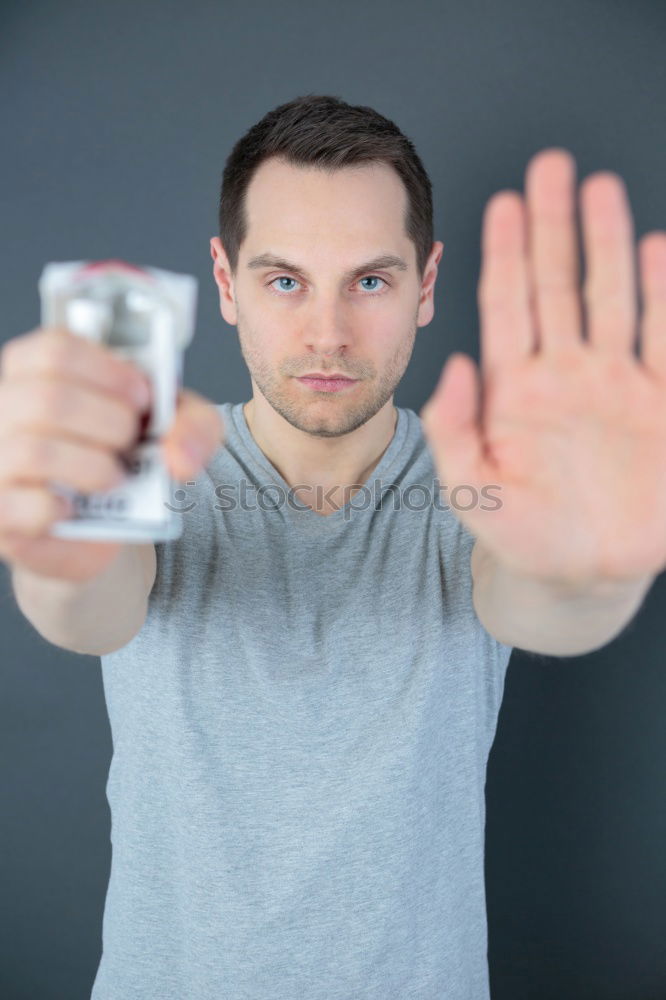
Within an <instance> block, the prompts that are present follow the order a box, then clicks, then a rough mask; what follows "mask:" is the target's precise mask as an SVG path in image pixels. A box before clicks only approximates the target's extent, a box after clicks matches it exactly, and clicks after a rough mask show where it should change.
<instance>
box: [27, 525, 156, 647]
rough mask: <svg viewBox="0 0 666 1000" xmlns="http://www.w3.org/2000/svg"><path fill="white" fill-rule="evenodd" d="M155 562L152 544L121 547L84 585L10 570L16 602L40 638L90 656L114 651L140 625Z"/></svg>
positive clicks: (152, 580)
mask: <svg viewBox="0 0 666 1000" xmlns="http://www.w3.org/2000/svg"><path fill="white" fill-rule="evenodd" d="M156 571H157V562H156V557H155V546H154V545H153V543H152V542H151V543H148V544H142V545H136V544H126V545H123V546H122V547H121V548H120V550H119V552H118V555H117V557H116V558H115V559H114V561H113V562H112V563H111V564H110V565H109V566H108V567H107V569H106V570H105V571H104V572H103V573H101V574H99V575H98V576H96V577H94V578H92V579H91V580H87V581H85V582H84V583H74V582H71V581H69V580H61V579H57V578H55V577H47V576H38V575H36V574H33V573H30V572H29V571H28V570H25V569H23V568H20V567H19V568H17V567H14V568H12V572H11V580H12V586H13V588H14V596H15V598H16V602H17V604H18V606H19V608H20V609H21V611H22V612H23V614H24V615H25V616H26V618H27V619H28V621H29V622H30V623H31V624H32V625H33V626H34V628H35V629H36V630H37V631H38V632H39V634H40V635H41V636H43V637H44V638H45V639H47V640H48V641H49V642H52V643H53V644H54V645H56V646H62V648H63V649H69V650H71V651H72V652H74V653H85V654H88V655H90V656H101V655H103V654H106V653H112V652H114V651H115V650H116V649H120V648H121V647H122V646H125V645H126V644H127V643H128V642H129V641H130V639H133V638H134V636H135V635H136V634H137V632H139V630H140V629H141V627H142V625H143V623H144V621H145V619H146V614H147V611H148V596H149V594H150V591H151V590H152V587H153V583H154V582H155V575H156Z"/></svg>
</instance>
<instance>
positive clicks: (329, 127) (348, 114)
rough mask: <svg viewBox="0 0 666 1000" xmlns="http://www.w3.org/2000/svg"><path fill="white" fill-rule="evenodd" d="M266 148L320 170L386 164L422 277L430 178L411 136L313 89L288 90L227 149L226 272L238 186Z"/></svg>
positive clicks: (241, 235) (234, 242)
mask: <svg viewBox="0 0 666 1000" xmlns="http://www.w3.org/2000/svg"><path fill="white" fill-rule="evenodd" d="M271 156H277V157H280V158H281V159H283V160H285V161H286V162H287V163H291V164H293V165H295V166H308V165H313V166H317V167H321V168H322V169H328V170H335V169H337V168H339V167H345V166H350V165H351V164H356V163H364V162H372V161H374V162H384V163H388V164H389V165H390V166H392V167H394V168H395V170H396V171H397V172H398V174H399V175H400V177H401V179H402V181H403V183H404V185H405V188H406V190H407V199H408V208H407V217H406V219H405V232H406V233H407V236H408V237H409V238H410V240H411V241H412V242H413V244H414V246H415V248H416V261H417V267H418V271H419V275H420V277H421V279H422V278H423V275H424V272H425V266H426V263H427V260H428V256H429V254H430V251H431V250H432V242H433V221H432V185H431V183H430V178H429V177H428V174H427V173H426V170H425V168H424V166H423V164H422V162H421V160H420V158H419V156H418V154H417V152H416V150H415V148H414V146H413V144H412V143H411V142H410V140H409V139H407V138H406V136H404V135H403V134H402V132H401V131H400V129H399V128H398V126H397V125H395V124H394V122H392V121H390V120H389V119H388V118H385V117H384V116H383V115H380V114H379V112H377V111H375V110H373V108H368V107H365V106H364V105H352V104H347V103H346V102H345V101H343V100H341V99H340V98H338V97H331V96H328V95H317V94H306V95H304V96H303V97H296V98H294V100H292V101H289V102H287V103H286V104H281V105H279V107H276V108H274V109H273V110H272V111H269V112H268V113H267V114H266V115H264V117H263V118H262V119H261V121H258V122H257V123H256V125H253V126H252V127H251V128H250V129H248V131H247V132H246V133H245V134H244V135H243V136H241V138H240V139H239V140H238V141H237V142H236V144H235V146H234V147H233V149H232V150H231V153H230V154H229V157H228V159H227V162H226V165H225V168H224V173H223V175H222V188H221V193H220V207H219V229H220V242H221V243H222V246H223V247H224V250H225V253H226V255H227V258H228V260H229V266H230V268H231V271H232V273H233V274H235V273H236V269H237V267H238V254H239V250H240V245H241V243H242V242H243V240H244V239H245V237H246V235H247V219H246V217H245V211H244V198H245V192H246V191H247V188H248V185H249V183H250V181H251V179H252V176H253V174H254V172H255V170H256V169H257V167H258V166H259V164H260V163H262V162H263V161H264V160H266V159H268V158H269V157H271Z"/></svg>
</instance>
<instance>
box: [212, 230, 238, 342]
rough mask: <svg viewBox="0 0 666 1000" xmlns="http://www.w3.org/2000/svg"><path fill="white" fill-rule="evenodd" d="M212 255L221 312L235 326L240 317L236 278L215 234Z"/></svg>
mask: <svg viewBox="0 0 666 1000" xmlns="http://www.w3.org/2000/svg"><path fill="white" fill-rule="evenodd" d="M210 255H211V257H212V258H213V277H214V278H215V283H216V285H217V287H218V289H219V291H220V312H221V313H222V316H223V317H224V319H225V320H226V321H227V323H230V324H231V325H232V326H235V325H236V323H237V322H238V318H237V315H236V299H235V296H234V279H233V276H232V274H231V268H230V267H229V260H228V258H227V255H226V253H225V252H224V247H223V246H222V244H221V242H220V238H219V236H214V237H213V238H212V239H211V241H210Z"/></svg>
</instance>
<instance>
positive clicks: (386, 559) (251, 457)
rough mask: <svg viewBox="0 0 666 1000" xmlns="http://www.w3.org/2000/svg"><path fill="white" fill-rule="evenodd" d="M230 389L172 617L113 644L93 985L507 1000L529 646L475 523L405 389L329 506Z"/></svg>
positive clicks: (283, 998) (195, 486)
mask: <svg viewBox="0 0 666 1000" xmlns="http://www.w3.org/2000/svg"><path fill="white" fill-rule="evenodd" d="M218 408H219V410H220V412H221V414H222V416H223V418H224V422H225V425H226V435H227V436H226V439H225V442H224V444H223V445H221V446H220V448H219V449H218V451H217V452H216V453H215V455H214V456H213V458H212V459H211V461H210V462H209V463H208V465H207V467H206V469H205V470H204V471H203V472H202V473H201V475H200V476H199V478H198V479H197V480H195V481H194V482H193V483H192V484H191V485H188V486H186V487H183V491H184V493H185V495H183V492H181V493H178V492H177V491H176V492H175V493H174V498H173V503H172V506H173V507H177V508H178V509H179V510H181V511H182V514H181V515H179V516H182V518H183V534H182V536H181V537H180V538H179V539H177V540H176V541H172V542H162V543H159V544H157V546H156V551H157V576H156V579H155V584H154V587H153V589H152V592H151V595H150V601H149V610H148V616H147V619H146V622H145V624H144V625H143V627H142V629H141V631H140V632H139V633H138V635H136V636H135V637H134V639H132V641H131V642H129V643H128V644H127V645H126V646H124V647H123V648H122V649H120V650H118V651H116V652H115V653H112V654H110V655H106V656H103V657H102V675H103V681H104V690H105V696H106V701H107V708H108V713H109V719H110V723H111V730H112V736H113V747H114V753H113V759H112V762H111V767H110V771H109V778H108V783H107V797H108V801H109V805H110V808H111V817H112V828H111V844H112V864H111V875H110V879H109V886H108V892H107V897H106V906H105V911H104V923H103V955H102V959H101V962H100V966H99V969H98V971H97V977H96V980H95V984H94V987H93V992H92V1000H294V998H295V997H307V998H308V1000H411V998H414V1000H442V998H444V997H446V1000H488V997H489V985H488V962H487V922H486V900H485V885H484V828H485V798H484V789H485V778H486V764H487V759H488V754H489V751H490V748H491V746H492V742H493V739H494V736H495V730H496V723H497V716H498V712H499V708H500V704H501V699H502V694H503V689H504V678H505V672H506V667H507V664H508V660H509V656H510V653H511V647H509V646H506V645H504V644H503V643H499V642H497V641H496V640H495V639H494V638H493V637H492V636H490V635H489V634H488V632H487V631H486V630H485V629H484V628H483V627H482V626H481V624H480V622H479V620H478V618H477V617H476V614H475V612H474V608H473V605H472V580H471V573H470V554H471V549H472V544H473V541H474V539H473V537H472V535H471V534H470V533H469V532H468V531H467V529H466V528H465V527H464V526H463V525H462V524H461V522H460V521H459V520H458V518H457V517H456V515H455V513H454V512H453V510H452V509H448V510H447V509H445V505H446V503H447V502H448V500H449V499H450V498H449V497H448V494H446V493H444V491H442V493H441V494H440V493H439V491H438V486H439V485H440V484H439V482H438V481H436V471H435V469H434V466H433V461H432V454H431V451H430V449H429V447H428V445H427V442H426V440H425V438H424V436H423V433H422V429H421V421H420V419H419V417H418V415H417V414H416V413H415V412H414V411H413V410H410V409H404V408H398V411H397V412H398V419H397V424H396V428H395V432H394V435H393V438H392V439H391V441H390V443H389V445H388V447H387V449H386V450H385V452H384V453H383V455H382V457H381V459H380V461H379V463H378V465H377V466H376V467H375V469H374V471H373V472H372V474H371V475H370V477H369V479H368V483H367V489H366V490H364V491H361V492H360V493H358V494H357V495H355V496H354V497H353V498H352V499H351V501H350V502H349V503H347V504H346V505H345V506H343V507H341V508H340V509H339V510H338V511H337V512H336V513H334V514H331V515H329V516H326V517H324V516H321V515H320V514H317V513H315V511H313V510H306V509H303V508H304V505H305V503H306V502H307V499H308V495H307V494H305V493H303V492H301V493H299V494H298V495H297V496H295V495H294V494H293V493H292V494H289V486H288V484H287V483H286V482H285V481H284V479H283V478H282V477H281V476H280V474H279V473H278V471H277V470H276V468H275V467H274V466H273V465H272V464H271V462H269V461H268V459H267V458H266V456H265V455H264V454H263V453H262V451H261V450H260V448H259V447H258V445H257V443H256V442H255V440H254V438H253V437H252V435H251V433H250V431H249V428H248V426H247V423H246V421H245V417H244V414H243V411H242V404H241V403H236V404H234V403H222V404H219V406H218ZM261 487H263V489H260V488H261ZM460 503H461V504H462V503H469V494H467V495H466V496H465V498H462V497H461V499H460ZM490 516H492V515H490Z"/></svg>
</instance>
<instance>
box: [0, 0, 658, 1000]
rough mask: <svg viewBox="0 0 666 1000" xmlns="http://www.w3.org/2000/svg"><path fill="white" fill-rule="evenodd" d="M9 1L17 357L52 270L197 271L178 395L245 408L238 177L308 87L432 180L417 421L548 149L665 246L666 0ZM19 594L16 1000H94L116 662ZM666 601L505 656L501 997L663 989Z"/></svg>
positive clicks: (12, 852)
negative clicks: (365, 124) (105, 662)
mask: <svg viewBox="0 0 666 1000" xmlns="http://www.w3.org/2000/svg"><path fill="white" fill-rule="evenodd" d="M0 10H1V12H0V56H1V58H0V84H1V85H0V101H1V106H2V137H3V140H4V142H3V154H2V158H1V160H0V171H1V173H0V176H1V180H2V182H1V184H0V198H1V199H2V230H1V231H2V240H3V254H2V267H1V269H0V278H1V282H2V325H1V327H0V334H1V339H3V340H5V339H8V338H9V337H12V336H15V335H17V334H19V333H21V332H25V331H27V330H29V329H31V328H33V327H34V326H36V325H38V323H39V299H38V294H37V279H38V277H39V274H40V272H41V270H42V267H43V266H44V264H45V263H46V262H47V261H52V260H54V261H55V260H74V259H97V258H107V257H121V258H125V259H127V260H129V261H132V262H135V263H139V264H148V265H152V266H156V267H163V268H167V269H171V270H175V271H183V272H188V273H191V274H194V275H196V276H197V277H198V279H199V282H200V295H199V305H198V318H197V328H196V333H195V338H194V341H193V343H192V346H191V348H190V349H189V351H188V354H187V356H186V364H185V383H186V384H187V385H188V386H190V387H192V388H194V389H196V390H197V391H199V392H201V393H203V394H204V395H206V396H208V397H209V398H210V399H212V400H214V401H215V402H222V401H226V400H230V401H234V402H238V401H241V400H246V399H249V398H250V394H251V389H250V380H249V376H248V373H247V370H246V368H245V365H244V363H243V360H242V357H241V354H240V351H239V348H238V342H237V335H236V330H235V328H234V327H231V326H229V325H227V324H226V323H225V322H224V321H223V320H222V317H221V316H220V313H219V306H218V295H217V289H216V286H215V284H214V281H213V278H212V261H211V258H210V253H209V240H210V238H211V236H214V235H216V234H217V229H216V226H217V201H218V194H219V185H220V178H221V172H222V168H223V165H224V161H225V158H226V156H227V155H228V153H229V151H230V149H231V147H232V145H233V143H234V142H235V141H236V139H237V138H238V137H239V136H240V135H241V134H242V133H243V132H244V131H245V130H246V129H247V128H249V127H250V125H252V124H253V123H254V122H255V121H257V120H258V119H259V118H261V117H262V116H263V115H264V114H265V113H266V111H268V110H269V109H270V108H272V107H274V106H276V105H277V104H279V103H282V102H284V101H287V100H290V99H291V98H293V97H296V96H298V95H300V94H305V93H322V94H334V95H337V96H339V97H342V98H343V99H344V100H346V101H349V102H350V103H353V104H367V105H370V106H372V107H374V108H376V109H377V110H378V111H380V112H381V113H383V114H384V115H386V116H387V117H389V118H391V119H393V120H394V121H395V122H396V123H397V124H398V125H399V127H400V128H401V129H402V130H403V131H404V132H405V133H406V135H408V136H409V137H410V138H411V139H412V140H413V141H414V143H415V145H416V147H417V149H418V151H419V153H420V155H421V157H422V159H423V162H424V164H425V166H426V169H427V170H428V172H429V174H430V177H431V179H432V183H433V187H434V202H435V238H437V239H441V240H443V241H444V243H445V249H444V256H443V259H442V262H441V264H440V269H439V277H438V281H437V286H436V293H435V303H436V314H435V318H434V320H433V322H432V323H431V324H430V325H429V326H427V327H422V328H420V329H419V331H418V335H417V340H416V346H415V350H414V354H413V358H412V361H411V364H410V367H409V369H408V371H407V373H406V375H405V377H404V379H403V381H402V383H401V385H400V387H399V389H398V391H397V393H396V396H395V401H396V403H397V405H399V406H407V407H411V408H412V409H415V410H417V411H418V409H419V408H420V407H421V405H422V404H423V403H424V402H425V400H426V399H427V398H428V396H429V395H430V393H431V392H432V389H433V387H434V384H435V382H436V379H437V377H438V375H439V373H440V371H441V368H442V366H443V364H444V362H445V360H446V358H447V357H448V355H449V354H450V353H451V352H452V351H454V350H463V351H465V352H466V353H468V354H470V355H472V356H473V357H474V358H475V359H476V360H477V361H478V349H479V338H478V313H477V306H476V283H477V280H478V275H479V266H480V226H481V218H482V213H483V209H484V206H485V203H486V201H487V199H488V198H489V197H490V196H491V195H492V194H493V193H494V192H495V191H497V190H500V189H501V188H506V187H510V188H516V189H518V190H522V189H523V180H524V170H525V166H526V163H527V161H528V159H529V158H530V157H531V156H532V155H533V154H534V153H536V152H537V151H538V150H539V149H541V148H544V147H546V146H555V145H557V146H564V147H565V148H567V149H569V150H570V151H571V152H572V153H573V154H574V156H575V157H576V160H577V164H578V179H579V182H580V180H582V178H583V177H584V176H586V175H587V174H589V173H591V172H592V171H594V170H601V169H611V170H615V171H617V172H618V173H619V174H621V176H622V177H623V178H624V180H625V181H626V184H627V187H628V191H629V196H630V200H631V205H632V209H633V213H634V220H635V227H636V239H638V238H639V237H640V236H641V235H643V234H644V233H645V232H647V231H648V230H652V229H664V228H666V183H665V178H666V142H665V140H664V109H665V103H666V60H665V59H664V51H665V44H666V3H664V0H661V2H660V0H641V2H636V0H632V2H629V0H626V2H612V0H607V2H603V0H577V2H573V0H557V2H554V0H536V2H535V0H533V2H529V0H507V2H502V0H494V2H493V0H467V2H465V3H462V2H455V3H453V2H441V3H439V4H436V3H435V2H434V0H432V2H423V0H411V2H409V3H395V2H386V0H385V2H383V3H376V2H371V3H364V4H362V5H359V4H354V3H349V2H344V0H342V2H340V0H338V2H336V3H335V4H333V3H309V4H305V3H297V2H294V0H282V2H280V3H267V2H265V0H261V2H258V3H257V2H255V3H253V4H249V5H242V4H240V3H237V2H236V3H227V2H224V0H222V2H217V3H203V2H197V0H190V2H187V3H176V2H174V0H159V2H157V0H155V2H141V0H138V2H136V0H134V2H130V0H115V2H114V0H111V2H108V3H96V4H91V3H84V2H69V0H60V2H57V3H56V2H52V3H47V2H29V0H26V2H23V3H20V4H19V3H7V2H5V3H4V4H3V5H2V8H1V9H0ZM665 333H666V331H665ZM563 486H564V488H566V484H563ZM640 501H641V498H640V495H637V496H636V516H637V518H640ZM665 516H666V512H665ZM1 573H2V575H1V577H0V636H1V639H0V642H1V643H2V653H1V657H0V678H1V691H0V712H1V718H0V761H1V766H0V778H1V782H2V784H1V788H0V794H1V800H0V808H1V822H2V825H1V845H0V846H1V851H0V866H1V867H0V877H1V884H0V995H1V996H2V997H3V998H4V1000H63V998H67V1000H87V998H88V997H89V995H90V988H91V985H92V981H93V978H94V975H95V970H96V968H97V963H98V961H99V956H100V950H101V922H102V912H103V905H104V894H105V891H106V885H107V879H108V873H109V863H110V850H111V848H110V842H109V811H108V805H107V801H106V798H105V782H106V778H107V772H108V767H109V761H110V756H111V750H112V747H111V739H110V732H109V727H108V719H107V715H106V709H105V704H104V698H103V690H102V684H101V674H100V665H99V660H98V659H97V658H94V657H86V656H78V655H76V654H73V653H69V652H66V651H64V650H61V649H59V648H57V647H55V646H53V645H51V644H50V643H48V642H46V641H45V640H43V639H42V638H41V637H40V636H39V635H38V634H37V633H36V632H35V630H34V629H33V628H32V626H31V625H30V624H29V623H28V622H27V621H26V619H25V618H24V617H23V616H22V614H21V613H20V611H19V610H18V608H17V607H16V604H15V602H14V599H13V595H12V593H11V588H10V585H9V576H8V573H7V570H6V566H4V564H3V566H2V571H1ZM664 596H665V584H664V576H663V575H662V576H660V577H659V578H658V579H657V580H656V581H655V583H654V585H653V587H652V589H651V590H650V592H649V594H648V597H647V599H646V601H645V603H644V605H643V607H642V609H641V611H640V612H639V614H638V615H637V617H636V618H635V619H634V621H633V622H632V623H631V625H630V626H629V627H628V628H627V629H626V630H625V631H624V632H623V633H622V634H621V635H620V636H619V637H618V638H617V639H615V640H614V641H613V642H611V643H610V644H608V645H607V646H606V647H604V648H603V649H601V650H598V651H595V652H594V653H591V654H589V655H586V656H581V657H572V658H567V659H564V658H562V659H558V658H548V657H542V658H538V657H533V656H528V655H527V654H525V653H523V652H520V651H514V653H513V655H512V658H511V662H510V664H509V670H508V674H507V681H506V688H505V696H504V701H503V704H502V709H501V713H500V718H499V726H498V731H497V736H496V739H495V743H494V746H493V749H492V752H491V757H490V762H489V769H488V782H487V789H486V790H487V806H488V812H487V854H486V879H487V900H488V920H489V942H490V944H489V962H490V973H491V984H492V995H493V1000H526V998H530V1000H532V998H538V1000H556V998H557V1000H563V998H566V1000H664V998H665V997H666V948H665V946H664V942H665V941H666V859H665V855H664V850H663V848H664V843H666V808H665V803H666V791H665V787H664V776H665V765H666V727H665V726H664V713H665V710H666V663H665V662H664V660H665V656H664V653H665V650H666V627H665V625H664V613H663V607H664ZM128 1000H130V998H128ZM184 1000H185V998H184ZM188 1000H189V998H188ZM192 1000H196V998H192ZM221 1000H223V998H221ZM257 1000H260V998H257ZM387 1000H389V998H387ZM424 1000H426V998H424ZM427 1000H430V998H427Z"/></svg>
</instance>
